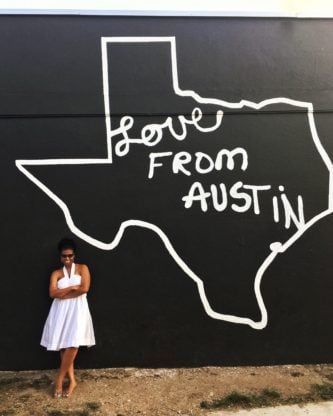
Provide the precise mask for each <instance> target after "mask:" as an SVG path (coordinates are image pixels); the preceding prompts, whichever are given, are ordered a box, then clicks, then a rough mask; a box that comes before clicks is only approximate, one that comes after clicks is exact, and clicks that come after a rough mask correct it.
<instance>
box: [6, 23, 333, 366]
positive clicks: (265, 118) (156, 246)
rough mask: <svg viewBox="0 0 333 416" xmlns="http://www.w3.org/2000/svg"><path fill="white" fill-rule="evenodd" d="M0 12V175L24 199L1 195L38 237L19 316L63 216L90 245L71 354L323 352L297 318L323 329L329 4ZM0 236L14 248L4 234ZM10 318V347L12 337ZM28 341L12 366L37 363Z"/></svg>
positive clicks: (119, 359) (173, 359)
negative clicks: (88, 333)
mask: <svg viewBox="0 0 333 416" xmlns="http://www.w3.org/2000/svg"><path fill="white" fill-rule="evenodd" d="M2 19H3V26H2V27H4V28H6V27H7V25H9V23H10V22H12V19H11V18H10V17H3V18H2ZM125 21H126V22H127V26H126V27H127V30H125V29H124V26H123V23H124V22H125ZM47 22H49V23H52V25H53V26H52V25H51V26H50V25H49V24H47ZM14 23H15V25H16V26H15V27H16V28H17V29H18V33H21V32H22V33H23V32H26V33H28V35H27V37H26V38H25V39H24V41H23V45H21V41H20V40H19V38H20V37H17V35H15V36H16V37H14V40H15V41H14V42H13V44H14V51H12V50H8V48H7V47H6V46H5V42H6V40H7V44H8V39H6V36H7V38H8V36H9V35H10V34H11V35H12V36H14V34H13V33H12V32H10V30H9V29H8V30H7V32H6V31H5V32H4V40H3V41H2V42H3V43H2V45H0V46H1V48H2V50H3V51H4V55H5V56H7V60H8V62H10V65H9V66H8V69H6V67H5V68H2V72H1V73H0V78H1V79H2V84H1V85H0V88H1V89H2V91H3V97H4V98H6V100H7V101H6V105H5V106H3V109H2V118H1V120H0V122H1V125H2V132H3V144H4V146H3V147H4V152H5V153H4V154H5V155H6V154H8V155H9V154H10V156H6V162H8V164H9V165H10V163H11V164H12V165H11V166H13V167H14V171H11V175H12V176H11V177H12V178H14V179H11V180H10V182H8V187H9V186H10V189H11V191H12V190H15V192H14V195H15V198H20V200H19V201H20V203H16V204H15V200H14V201H13V202H10V201H9V202H6V203H7V205H8V209H6V213H7V215H8V218H9V220H8V221H7V222H6V224H7V223H8V224H12V226H13V227H14V228H15V227H16V228H17V229H20V230H21V233H22V230H23V229H24V230H26V231H25V233H24V234H25V235H26V236H27V237H28V239H32V240H33V241H34V242H33V243H32V244H31V245H29V247H28V252H29V256H27V258H29V260H27V264H28V270H29V276H30V275H31V276H33V277H31V279H28V280H27V281H23V282H24V283H23V284H24V286H25V289H24V290H25V293H29V290H31V293H33V295H32V296H33V297H36V298H37V293H38V301H37V302H36V303H35V305H36V309H35V310H33V311H32V312H31V313H32V315H33V316H34V317H35V318H36V317H37V320H36V321H35V323H34V325H35V326H34V330H33V333H34V334H36V336H37V334H38V331H39V326H38V325H39V324H38V322H42V321H43V319H44V315H45V313H44V314H43V310H44V309H45V310H47V308H48V305H47V302H48V301H47V299H46V298H47V293H46V292H45V288H46V286H47V280H48V270H49V268H50V269H51V270H52V268H53V265H52V263H53V264H55V263H56V258H55V257H52V254H51V252H52V247H53V246H52V244H53V243H54V241H57V240H58V239H59V238H61V237H62V236H64V235H69V236H74V238H76V239H77V241H78V243H79V247H80V245H81V253H82V254H81V255H82V257H86V258H87V262H89V264H92V276H93V281H92V282H93V284H92V291H91V295H90V296H91V297H92V299H91V300H90V304H91V305H92V306H91V307H92V309H93V316H94V317H95V316H96V318H95V319H96V321H97V322H96V341H97V347H96V349H97V350H98V352H97V353H96V354H98V356H97V355H94V354H93V353H89V355H87V356H85V355H84V354H83V358H82V360H83V363H84V365H85V366H93V367H98V366H102V367H103V366H113V365H115V366H127V365H129V366H130V365H138V366H140V365H146V366H147V365H148V366H169V365H171V366H177V365H215V364H218V365H221V364H224V365H234V364H237V365H238V364H267V363H268V364H272V363H285V362H323V361H327V360H328V358H327V357H329V355H330V353H329V350H328V349H326V347H323V351H322V352H319V353H318V352H317V355H316V353H315V352H314V350H315V348H313V349H311V348H310V350H311V351H312V352H311V351H309V350H308V349H306V348H305V344H307V345H308V346H309V345H310V344H311V342H316V341H315V340H311V342H310V343H309V342H308V338H309V337H310V333H311V332H312V333H314V332H316V331H317V330H318V336H317V341H318V342H320V343H321V345H326V344H327V340H328V339H330V337H331V331H329V330H328V327H327V326H326V324H325V321H326V318H327V319H328V318H329V316H330V315H331V308H330V307H329V306H328V305H329V304H330V301H329V297H330V293H331V290H330V289H331V285H332V283H331V279H330V278H329V273H330V260H329V259H330V255H329V252H330V247H331V243H330V238H329V229H330V227H331V226H330V221H331V217H332V216H331V214H332V210H333V205H332V201H333V199H332V197H333V195H332V192H333V191H332V172H333V167H332V162H331V157H332V155H333V145H332V143H331V141H330V132H331V126H332V120H331V115H330V110H329V105H330V104H329V103H330V91H331V89H330V87H329V85H330V81H329V80H330V79H331V76H330V75H329V74H328V73H327V70H326V69H325V68H326V67H327V65H328V64H329V62H330V59H331V57H332V56H333V49H332V46H331V43H330V42H329V39H331V38H332V36H333V33H331V32H332V31H331V29H330V27H329V26H327V21H320V20H316V21H303V20H299V21H297V20H288V19H286V20H284V19H264V20H261V19H254V18H252V19H241V18H234V19H228V18H217V19H205V18H200V19H198V18H196V19H191V18H179V19H178V18H142V17H140V18H119V17H118V18H116V17H113V18H111V17H108V18H98V17H85V18H83V17H66V18H64V17H60V16H58V17H51V16H48V17H46V16H39V17H37V16H35V17H34V16H29V17H23V16H22V17H19V16H18V17H16V18H15V22H14ZM83 23H84V25H83ZM142 25H143V26H142ZM8 27H9V26H8ZM143 27H144V28H145V29H143ZM199 27H200V29H201V33H202V36H201V37H198V36H199V35H194V32H196V33H199V32H200V31H199V32H198V28H199ZM147 28H149V30H148V29H147ZM314 28H315V29H316V33H317V38H318V39H317V40H316V38H312V37H311V33H312V31H313V30H314ZM184 31H185V32H184ZM41 33H44V35H45V39H41V38H40V34H41ZM59 33H61V35H59ZM147 34H148V35H147ZM37 40H38V41H37ZM52 42H54V46H53V47H51V46H50V45H51V44H53V43H52ZM23 47H24V48H25V49H24V50H25V51H29V53H24V52H23ZM37 57H40V61H39V62H40V63H39V66H38V65H36V59H37ZM20 62H21V66H20V65H19V63H20ZM287 64H288V65H287ZM9 68H14V70H13V74H12V73H11V72H10V70H9ZM324 76H326V77H327V82H326V81H325V78H324ZM22 77H24V79H22ZM37 80H38V82H37ZM319 91H320V92H321V93H320V94H319ZM6 137H10V138H11V141H10V140H6V139H5V138H6ZM7 149H8V150H7ZM3 166H5V165H3ZM11 169H12V168H11ZM3 178H5V176H4V177H3ZM10 183H12V184H14V185H10ZM6 186H7V185H6ZM6 189H7V188H6ZM8 189H9V188H8ZM7 194H8V192H7ZM15 198H14V199H15ZM13 205H14V206H16V208H15V209H16V210H18V211H19V213H18V217H17V218H18V220H17V221H14V220H13V219H11V215H12V213H13V212H14V211H13V208H12V206H13ZM29 207H33V209H29ZM3 209H4V207H3ZM23 213H24V214H23ZM13 224H15V225H13ZM28 224H29V225H28ZM5 228H6V226H5ZM16 228H15V229H16ZM4 235H6V236H8V235H11V236H12V237H10V241H11V243H10V244H9V245H8V250H9V252H10V253H12V252H13V247H14V246H15V247H18V248H17V250H19V251H20V252H21V251H22V253H23V246H22V249H21V248H20V247H21V246H20V244H18V242H17V238H15V237H14V235H18V234H15V233H14V234H10V233H9V231H6V230H5V234H4ZM35 238H36V241H35ZM318 239H319V240H318ZM321 239H322V242H321V243H319V242H318V241H321ZM324 247H326V248H324ZM30 251H31V253H30ZM34 253H35V254H36V253H40V254H42V255H43V260H42V261H41V263H40V264H38V265H37V264H36V263H38V262H36V259H35V257H34V256H35V254H34ZM326 253H327V254H326ZM11 255H12V254H10V256H11ZM22 256H23V258H25V255H24V254H22ZM44 257H45V258H44ZM30 259H32V261H31V260H30ZM83 260H84V259H83ZM51 266H52V267H51ZM23 270H24V267H23V265H22V266H21V265H20V264H16V265H15V267H14V268H13V270H12V273H13V274H14V280H15V281H17V282H21V280H20V279H22V278H21V277H20V276H22V275H23V274H24V273H23ZM41 275H43V278H42V279H41ZM313 279H314V280H313ZM314 287H316V289H314ZM29 288H31V289H29ZM42 289H43V290H44V292H43V291H42ZM11 290H12V289H11V288H10V287H9V288H8V287H6V288H5V289H4V292H3V293H11ZM319 291H320V293H319ZM323 294H324V295H323ZM22 296H23V294H22ZM322 296H324V297H322ZM43 297H44V298H43ZM22 299H23V300H22V309H26V306H24V305H25V304H26V302H27V300H26V298H24V297H23V298H22ZM41 299H43V300H41ZM326 299H327V301H326ZM38 305H39V306H38ZM301 305H302V306H301ZM94 308H95V310H94ZM7 311H8V308H6V312H5V313H8V312H7ZM307 311H308V312H307ZM314 311H315V312H314ZM18 313H19V311H18ZM323 317H325V318H324V319H323ZM319 321H320V324H318V322H319ZM11 322H15V318H14V317H12V318H11ZM258 330H259V331H258ZM6 331H7V332H6ZM298 331H303V332H302V335H299V334H298V335H297V332H298ZM5 333H6V334H8V335H7V338H6V339H7V341H6V342H7V344H6V343H5V345H8V346H10V345H12V342H15V338H17V337H18V338H21V335H15V336H14V338H13V335H9V334H10V333H12V331H11V328H10V327H9V326H8V328H7V329H6V330H5ZM294 334H295V337H296V338H297V339H298V341H295V349H294V350H293V349H292V351H291V352H290V342H289V341H288V340H290V338H291V337H293V336H294ZM22 336H23V335H22ZM26 336H27V337H28V338H29V336H30V335H26ZM12 339H13V341H12ZM29 339H30V338H29ZM129 340H130V342H129ZM134 340H135V343H137V345H139V346H140V347H139V348H138V349H137V350H135V351H134V349H133V347H131V345H132V343H133V341H134ZM173 340H177V342H176V343H175V345H174V341H173ZM244 340H245V342H244ZM301 341H302V342H303V343H304V350H302V349H301V352H300V355H297V354H296V353H295V351H300V347H299V342H301ZM99 342H100V347H99ZM30 343H31V347H29V348H30V350H31V349H33V340H32V339H31V341H30ZM135 343H134V344H135ZM29 345H30V344H29ZM98 348H100V349H98ZM189 349H190V350H191V351H192V352H191V353H189V354H186V353H185V352H186V351H189ZM261 349H262V353H260V354H259V353H258V351H260V350H261ZM182 351H183V352H182ZM36 354H37V353H33V354H32V356H33V357H34V358H33V359H32V361H29V360H28V363H29V362H30V364H19V365H18V367H19V368H34V367H39V366H40V367H45V366H48V365H49V364H48V363H49V361H47V360H49V358H44V357H42V356H41V354H42V353H41V352H39V353H38V354H40V355H36ZM2 366H3V367H6V368H7V367H8V364H3V365H2ZM10 367H12V365H10Z"/></svg>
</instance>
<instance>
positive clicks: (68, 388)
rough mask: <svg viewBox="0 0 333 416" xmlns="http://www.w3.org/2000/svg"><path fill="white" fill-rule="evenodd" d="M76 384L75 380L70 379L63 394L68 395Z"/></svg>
mask: <svg viewBox="0 0 333 416" xmlns="http://www.w3.org/2000/svg"><path fill="white" fill-rule="evenodd" d="M76 386H77V383H76V381H71V382H70V383H69V386H68V387H67V389H66V390H65V391H64V393H63V396H64V397H69V396H70V395H71V394H72V393H73V391H74V389H75V387H76Z"/></svg>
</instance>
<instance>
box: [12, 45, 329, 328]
mask: <svg viewBox="0 0 333 416" xmlns="http://www.w3.org/2000/svg"><path fill="white" fill-rule="evenodd" d="M151 42H169V43H170V48H171V67H172V79H173V89H174V92H175V94H176V95H179V96H181V97H192V98H193V99H194V100H195V101H197V102H198V103H202V104H216V105H221V106H224V107H227V108H234V109H235V108H236V109H237V108H242V107H244V106H247V107H250V108H253V109H256V110H258V109H261V108H263V107H265V106H267V105H270V104H277V103H283V104H289V105H292V106H296V107H301V108H305V109H307V115H308V120H309V126H310V131H311V134H312V138H313V141H314V144H315V146H316V148H317V150H318V152H319V154H320V156H321V157H322V159H323V161H324V164H325V165H326V167H327V169H328V172H329V189H328V208H327V210H325V211H323V212H321V213H320V214H318V215H316V216H315V217H313V218H312V219H311V220H309V221H307V222H306V223H305V224H304V225H303V226H302V227H300V228H299V229H298V231H297V232H296V233H295V234H294V235H292V236H291V237H290V238H289V239H288V240H287V241H286V242H285V243H283V244H271V253H270V254H269V255H268V256H267V258H266V259H265V260H264V262H263V263H262V265H261V266H260V268H259V269H258V271H257V273H256V277H255V280H254V292H255V296H256V299H257V302H258V306H259V309H260V313H261V319H260V320H259V321H257V322H256V321H253V320H252V319H250V318H246V317H240V316H234V315H228V314H222V313H218V312H215V311H214V310H213V309H212V308H211V306H210V304H209V301H208V299H207V297H206V293H205V289H204V283H203V281H202V280H201V279H200V277H199V276H197V275H196V274H195V273H194V272H193V271H192V270H191V269H190V267H189V266H188V265H187V264H186V263H185V262H184V261H183V260H182V258H181V257H180V256H179V254H178V253H177V252H176V250H175V249H174V247H173V245H172V244H171V242H170V240H169V239H168V237H167V235H166V234H165V233H164V232H163V231H162V230H161V229H160V228H159V227H157V226H156V225H154V224H152V223H149V222H146V221H141V220H127V221H124V222H122V223H121V225H120V227H119V230H118V232H117V233H116V235H115V237H114V239H113V240H112V241H111V242H110V243H104V242H102V241H99V240H96V239H94V238H92V237H91V236H89V235H87V234H85V233H84V232H83V231H81V230H80V229H79V228H77V227H76V225H75V224H74V222H73V219H72V217H71V214H70V210H69V208H68V207H67V205H66V204H65V203H64V201H62V200H61V199H60V198H59V197H57V195H55V194H54V193H53V192H52V191H51V190H50V189H49V188H47V187H46V186H45V185H44V184H43V183H42V182H40V181H39V180H38V179H37V178H36V177H35V176H33V175H32V174H31V173H30V172H29V171H28V170H27V169H26V168H25V167H24V166H47V165H93V164H112V145H111V135H112V134H111V117H110V104H109V103H110V101H109V86H108V61H107V45H108V43H151ZM101 44H102V45H101V46H102V71H103V93H104V105H105V122H106V130H107V157H106V158H104V159H98V158H97V159H37V160H16V161H15V164H16V166H17V168H18V169H19V170H20V171H21V172H22V173H23V174H24V175H25V176H26V177H27V178H28V179H30V180H31V181H32V182H33V183H34V184H35V185H37V186H38V188H40V189H41V190H42V191H43V192H45V194H46V195H48V196H49V197H50V198H51V199H52V200H53V201H54V202H55V203H56V204H57V205H58V206H59V207H60V208H61V210H62V211H63V213H64V215H65V219H66V222H67V225H68V227H69V229H70V230H71V232H72V233H73V234H75V235H76V236H77V237H79V238H81V239H83V240H85V241H86V242H87V243H89V244H91V245H93V246H95V247H97V248H99V249H102V250H113V249H114V248H116V247H117V246H118V244H119V243H120V240H121V238H122V236H123V234H124V232H125V230H126V228H128V227H142V228H147V229H149V230H151V231H154V232H155V233H156V234H157V235H158V236H159V237H160V239H161V240H162V242H163V243H164V245H165V247H166V249H167V251H168V252H169V254H170V255H171V256H172V258H173V259H174V260H175V262H176V263H177V264H178V266H179V267H180V268H181V269H182V270H183V271H184V272H185V273H186V274H187V275H188V276H189V277H190V278H191V279H192V280H194V282H195V283H196V284H197V287H198V291H199V295H200V299H201V302H202V304H203V307H204V310H205V311H206V313H207V314H208V315H209V316H210V317H211V318H214V319H218V320H222V321H227V322H232V323H236V324H244V325H249V326H250V327H252V328H254V329H263V328H265V327H266V325H267V321H268V315H267V309H266V306H265V304H264V301H263V298H262V295H261V291H260V284H261V280H262V278H263V275H264V273H265V271H266V269H267V268H268V267H269V265H270V264H271V263H272V262H273V260H274V259H275V257H276V256H277V254H278V253H283V252H285V251H286V250H287V249H288V248H289V247H290V246H291V245H292V244H294V243H295V242H296V241H297V240H298V239H299V238H300V237H301V236H302V235H303V234H304V232H305V231H306V230H308V229H309V228H310V227H311V226H312V225H313V224H315V223H316V222H317V221H319V220H320V219H322V218H323V217H325V216H326V215H329V214H331V213H332V212H333V198H332V196H333V193H332V192H333V190H332V175H333V165H332V162H331V160H330V158H329V157H328V155H327V153H326V151H325V150H324V148H323V146H322V144H321V142H320V140H319V137H318V134H317V130H316V127H315V121H314V116H313V105H312V103H307V102H303V101H296V100H291V99H289V98H283V97H280V98H271V99H267V100H264V101H261V102H260V103H257V104H256V103H254V102H251V101H247V100H241V101H240V102H239V103H229V102H227V101H223V100H219V99H214V98H203V97H201V96H200V95H198V94H197V93H196V92H195V91H191V90H186V91H183V90H181V89H180V88H179V85H178V69H177V56H176V39H175V37H102V38H101Z"/></svg>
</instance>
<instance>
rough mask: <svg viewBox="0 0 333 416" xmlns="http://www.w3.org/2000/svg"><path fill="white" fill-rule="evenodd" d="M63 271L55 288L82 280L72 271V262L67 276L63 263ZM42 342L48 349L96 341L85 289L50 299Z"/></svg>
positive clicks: (89, 345) (90, 343) (86, 344)
mask: <svg viewBox="0 0 333 416" xmlns="http://www.w3.org/2000/svg"><path fill="white" fill-rule="evenodd" d="M63 272H64V277H62V278H60V279H59V280H58V282H57V286H58V289H64V288H66V287H70V286H75V285H80V284H81V276H80V275H78V274H75V264H74V263H73V264H72V268H71V274H70V276H69V275H68V273H67V270H66V267H64V268H63ZM41 345H42V346H43V347H46V348H47V350H49V351H59V350H60V349H62V348H69V347H80V346H83V345H85V346H87V347H91V346H93V345H95V336H94V328H93V324H92V319H91V315H90V311H89V306H88V301H87V294H86V293H84V294H82V295H80V296H78V297H76V298H72V299H59V298H55V299H54V300H53V302H52V305H51V308H50V312H49V315H48V317H47V319H46V322H45V325H44V330H43V335H42V339H41Z"/></svg>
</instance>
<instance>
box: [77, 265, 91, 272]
mask: <svg viewBox="0 0 333 416" xmlns="http://www.w3.org/2000/svg"><path fill="white" fill-rule="evenodd" d="M75 269H76V272H77V273H78V274H80V273H82V272H85V271H89V269H88V266H87V265H86V264H80V263H75Z"/></svg>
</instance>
